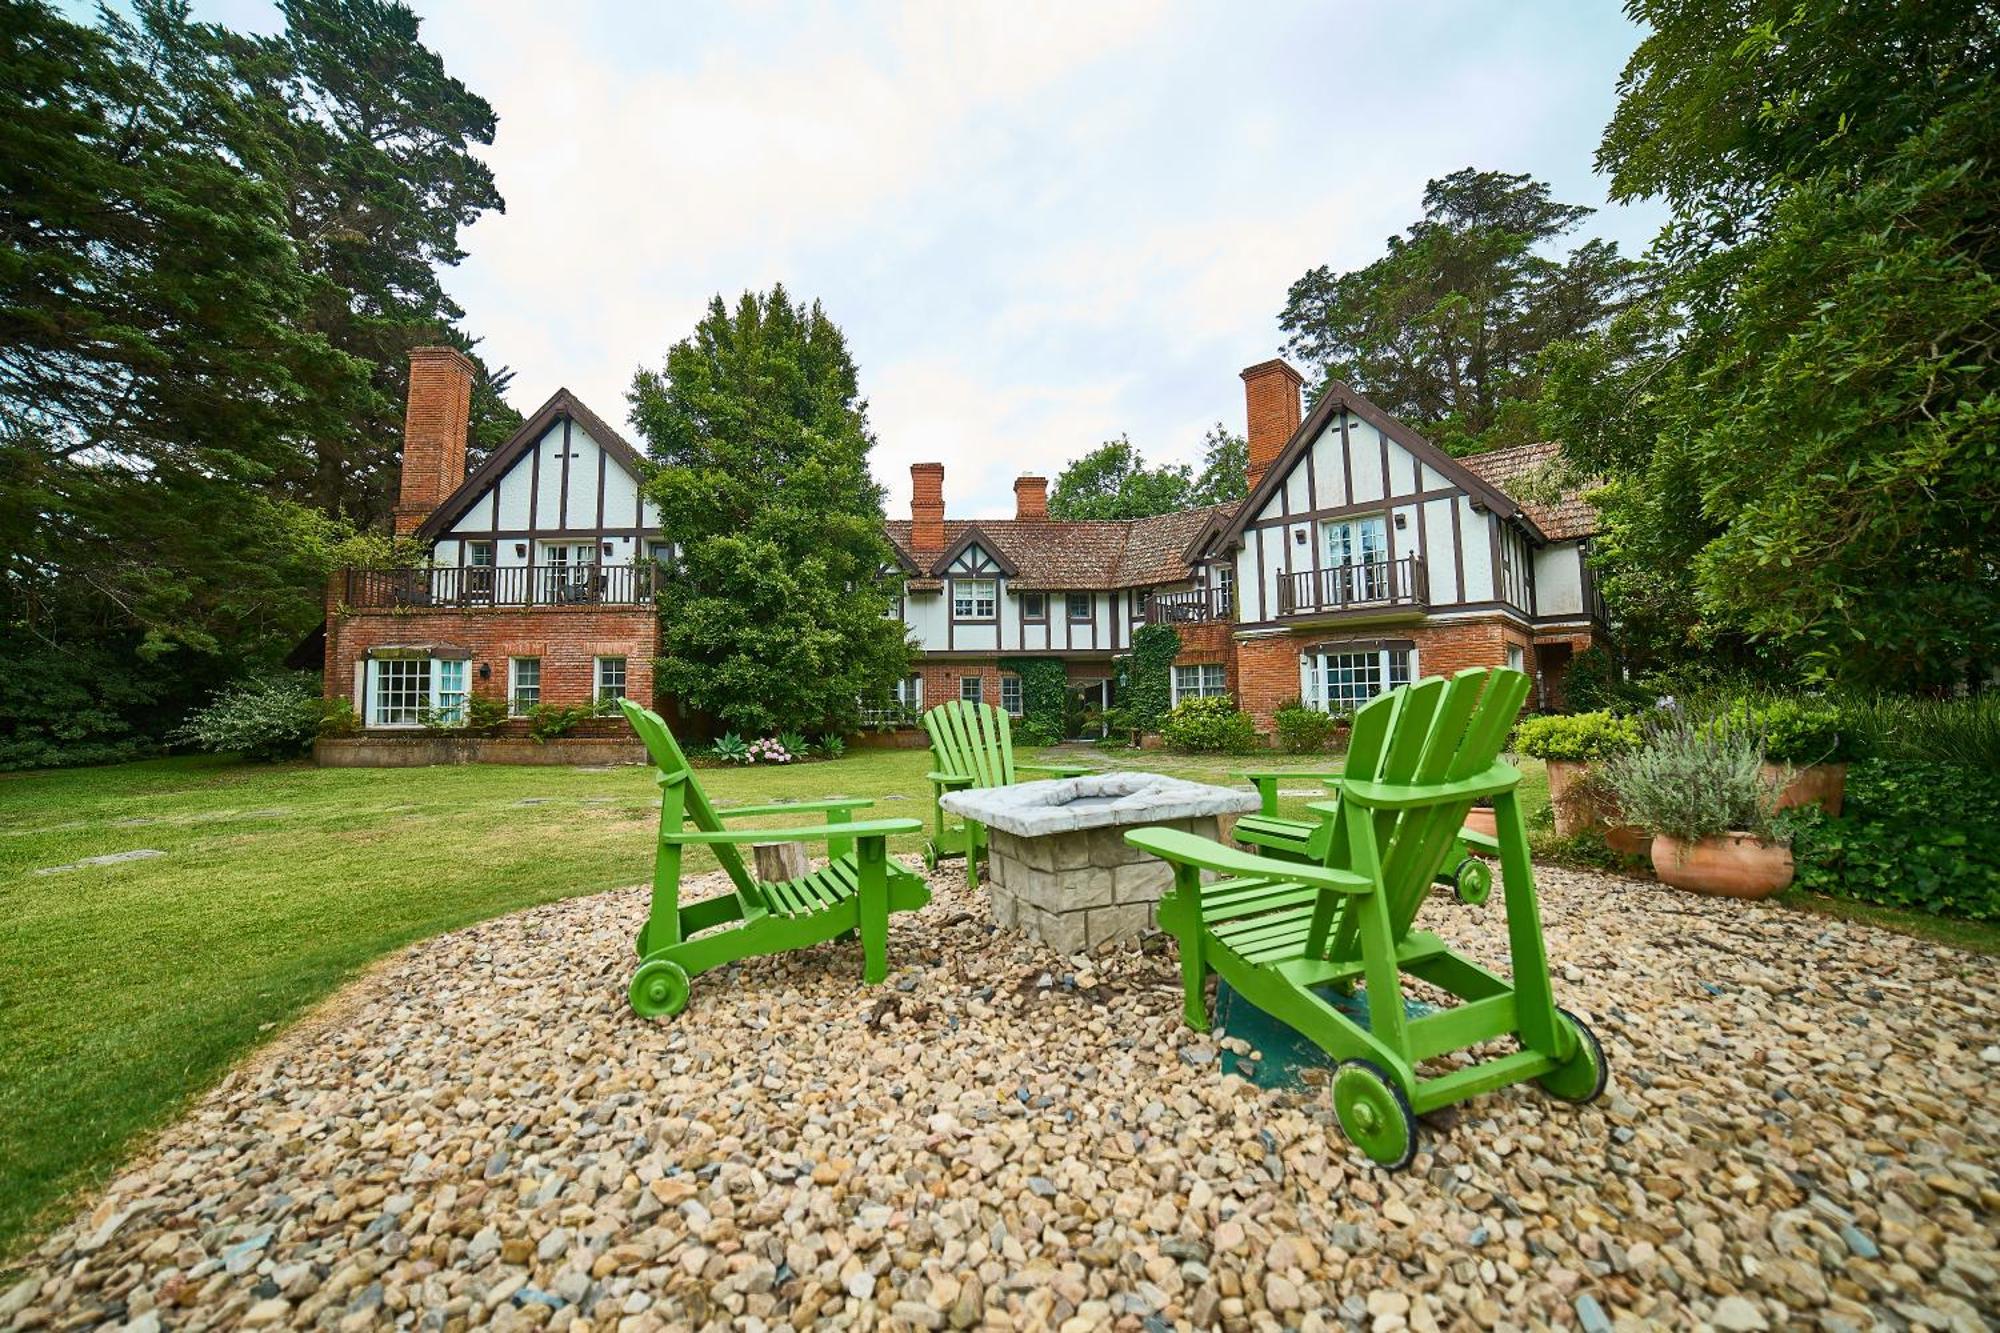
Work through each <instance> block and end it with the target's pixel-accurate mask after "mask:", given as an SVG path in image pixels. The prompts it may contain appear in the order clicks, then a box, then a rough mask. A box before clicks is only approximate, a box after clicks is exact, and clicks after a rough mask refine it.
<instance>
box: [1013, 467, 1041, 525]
mask: <svg viewBox="0 0 2000 1333" xmlns="http://www.w3.org/2000/svg"><path fill="white" fill-rule="evenodd" d="M1048 516H1049V479H1048V478H1047V477H1016V478H1014V517H1015V518H1017V519H1020V518H1033V519H1045V518H1047V517H1048Z"/></svg>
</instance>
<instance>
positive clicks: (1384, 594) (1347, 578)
mask: <svg viewBox="0 0 2000 1333" xmlns="http://www.w3.org/2000/svg"><path fill="white" fill-rule="evenodd" d="M1429 605H1430V580H1429V578H1428V577H1427V576H1426V575H1425V573H1424V562H1423V559H1422V557H1420V556H1414V555H1405V556H1399V557H1397V558H1396V559H1394V560H1375V561H1371V562H1369V563H1368V564H1362V565H1336V566H1335V567H1333V568H1332V569H1306V570H1301V571H1299V572H1298V573H1296V574H1281V575H1279V576H1278V614H1279V615H1280V616H1317V615H1332V614H1335V613H1338V612H1343V611H1405V610H1406V611H1416V612H1422V611H1423V610H1425V609H1426V608H1427V607H1428V606H1429Z"/></svg>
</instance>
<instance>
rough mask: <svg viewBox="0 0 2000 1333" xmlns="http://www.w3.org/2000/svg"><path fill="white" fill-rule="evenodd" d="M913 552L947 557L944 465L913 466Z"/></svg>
mask: <svg viewBox="0 0 2000 1333" xmlns="http://www.w3.org/2000/svg"><path fill="white" fill-rule="evenodd" d="M910 552H911V554H913V555H917V556H937V555H943V554H944V464H943V463H912V464H910Z"/></svg>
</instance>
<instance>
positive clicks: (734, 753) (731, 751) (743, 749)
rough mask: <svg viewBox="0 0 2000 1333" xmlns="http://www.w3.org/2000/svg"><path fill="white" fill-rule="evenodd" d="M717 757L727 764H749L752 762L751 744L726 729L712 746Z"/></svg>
mask: <svg viewBox="0 0 2000 1333" xmlns="http://www.w3.org/2000/svg"><path fill="white" fill-rule="evenodd" d="M711 749H712V752H713V753H714V755H715V757H716V758H717V759H720V760H721V761H722V762H723V763H725V764H747V763H749V762H750V746H749V744H748V742H746V741H745V740H744V739H743V738H742V737H741V736H739V735H737V734H736V733H735V732H733V731H725V732H723V733H722V735H721V736H719V737H717V738H716V741H715V744H714V746H713V747H711Z"/></svg>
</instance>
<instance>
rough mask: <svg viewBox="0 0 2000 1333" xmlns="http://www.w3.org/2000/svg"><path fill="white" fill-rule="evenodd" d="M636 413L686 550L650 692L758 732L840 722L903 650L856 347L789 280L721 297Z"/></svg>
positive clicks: (680, 549)
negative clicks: (732, 304)
mask: <svg viewBox="0 0 2000 1333" xmlns="http://www.w3.org/2000/svg"><path fill="white" fill-rule="evenodd" d="M630 399H631V404H632V419H633V421H634V422H635V423H636V425H637V427H638V429H639V431H640V433H641V434H642V435H644V437H645V438H646V441H647V443H648V446H649V452H650V454H651V456H652V458H653V461H654V462H656V463H658V464H660V465H661V466H660V467H659V468H658V470H657V471H656V472H655V473H654V474H653V476H652V477H651V478H649V479H648V480H647V482H646V493H647V495H648V496H649V497H650V498H651V499H652V500H653V502H654V503H655V504H657V505H658V506H659V509H660V522H661V526H662V527H663V528H664V529H665V530H666V531H667V532H668V533H670V534H671V535H672V536H673V538H674V542H675V545H676V547H677V550H676V555H675V560H674V563H673V568H672V569H671V571H670V572H669V575H668V577H667V578H666V579H665V581H664V583H663V586H662V589H661V592H660V595H659V609H660V660H659V664H658V674H657V676H656V683H657V685H658V687H659V688H660V689H661V690H662V691H663V692H665V693H666V694H669V695H671V696H673V697H674V698H675V699H677V700H678V701H679V702H680V703H681V704H682V705H683V706H684V707H687V708H690V709H692V710H694V711H696V712H699V713H704V714H707V715H710V716H712V717H715V718H717V719H720V720H721V721H722V723H723V724H724V725H726V726H729V727H732V728H736V729H740V730H743V731H748V732H753V733H768V732H771V731H775V730H778V729H783V728H795V729H799V730H812V729H818V728H841V727H846V726H849V725H851V724H853V723H854V722H855V721H856V720H857V716H858V709H859V700H860V699H861V698H862V697H863V696H874V695H877V694H880V693H882V692H885V691H886V690H887V689H888V688H889V686H890V685H891V684H893V682H895V681H896V680H897V679H898V678H899V677H900V676H901V675H902V674H903V672H904V670H905V669H906V668H907V666H908V662H909V648H908V645H907V642H906V638H905V631H904V628H903V623H902V621H901V619H899V618H898V617H896V616H895V615H894V614H893V613H894V610H895V598H896V594H897V592H898V590H899V586H900V576H898V575H897V574H896V573H895V565H896V561H895V553H894V551H893V550H892V548H891V547H890V545H889V542H888V539H887V538H886V537H884V536H883V533H882V498H883V491H882V488H881V487H880V486H878V485H877V484H876V483H875V481H874V479H873V478H872V477H871V476H870V475H869V472H868V453H869V450H870V449H872V448H873V447H874V444H875V438H874V435H873V434H872V433H871V432H870V430H869V428H868V405H867V403H866V402H865V401H864V400H863V399H862V397H861V395H860V387H859V379H858V376H857V372H856V369H855V365H854V360H853V358H852V357H851V356H850V355H849V353H848V350H847V340H846V339H845V338H844V337H843V336H842V334H841V332H840V329H839V328H838V327H837V326H836V325H835V324H834V323H833V321H832V320H831V319H829V318H827V316H826V314H825V312H824V311H822V310H821V309H820V307H819V304H818V303H817V302H814V303H813V304H811V305H809V306H802V305H799V304H798V303H796V302H794V301H793V300H792V299H791V297H790V296H789V295H788V294H787V293H786V292H785V289H784V288H783V287H782V286H779V287H774V288H772V290H771V291H770V292H769V293H755V292H746V293H744V295H743V297H742V299H741V300H739V301H738V302H737V304H736V308H735V309H734V310H733V311H732V310H731V309H729V308H728V307H727V306H725V305H724V304H723V301H722V298H721V297H720V296H718V297H716V298H715V299H714V300H713V301H711V302H710V303H709V308H708V313H707V314H706V315H705V316H703V318H702V320H701V322H700V323H699V324H697V325H696V326H695V330H694V332H693V334H692V335H690V336H689V337H687V338H684V339H682V340H681V341H680V342H677V343H675V344H674V345H673V346H672V347H671V348H670V349H668V351H667V356H666V362H665V364H664V365H663V366H662V367H661V368H660V369H659V370H641V371H640V372H639V373H638V374H637V375H636V376H635V377H634V379H633V382H632V390H631V394H630Z"/></svg>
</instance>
